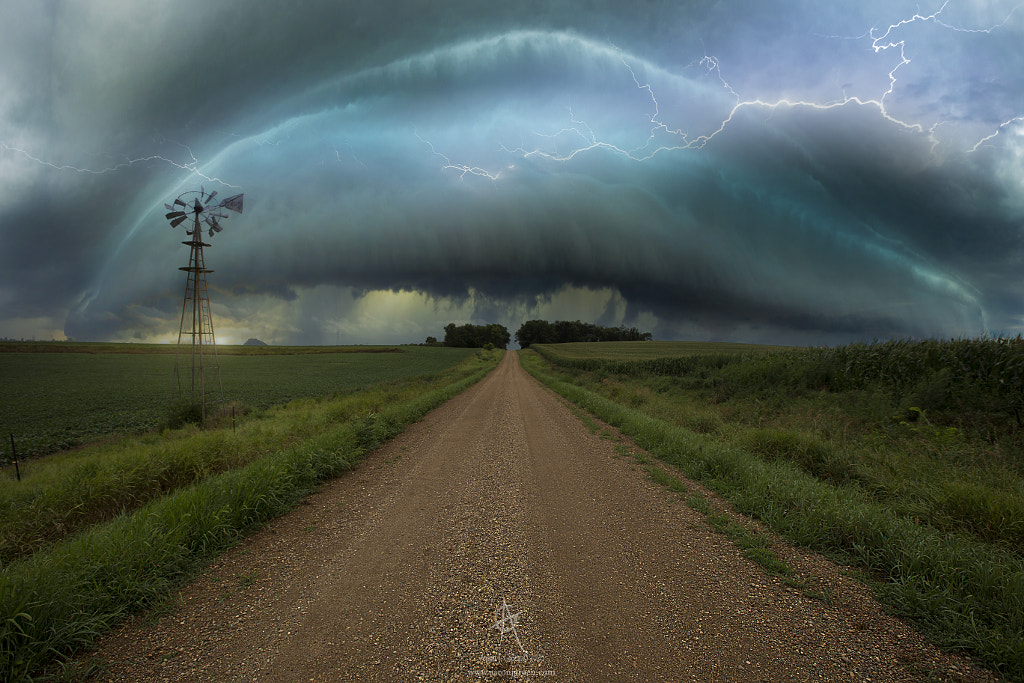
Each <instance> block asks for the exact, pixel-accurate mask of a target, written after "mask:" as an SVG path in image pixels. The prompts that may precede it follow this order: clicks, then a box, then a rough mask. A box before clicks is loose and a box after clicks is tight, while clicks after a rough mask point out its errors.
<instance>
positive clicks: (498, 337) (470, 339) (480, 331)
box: [444, 323, 512, 349]
mask: <svg viewBox="0 0 1024 683" xmlns="http://www.w3.org/2000/svg"><path fill="white" fill-rule="evenodd" d="M511 339H512V337H511V335H509V332H508V329H507V328H506V327H505V326H504V325H498V324H490V325H456V324H455V323H448V324H447V325H445V326H444V345H445V346H453V347H456V348H462V349H467V348H468V349H479V348H483V346H484V345H485V344H493V345H494V347H495V348H502V349H503V348H505V347H506V346H508V343H509V341H511Z"/></svg>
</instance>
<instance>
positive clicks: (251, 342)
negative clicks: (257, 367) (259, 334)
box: [242, 337, 267, 346]
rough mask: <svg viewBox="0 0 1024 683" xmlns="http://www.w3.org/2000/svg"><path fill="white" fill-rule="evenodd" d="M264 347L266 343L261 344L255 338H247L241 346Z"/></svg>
mask: <svg viewBox="0 0 1024 683" xmlns="http://www.w3.org/2000/svg"><path fill="white" fill-rule="evenodd" d="M266 345H267V343H266V342H261V341H260V340H259V339H256V338H255V337H249V338H248V339H247V340H246V341H245V343H244V344H242V346H266Z"/></svg>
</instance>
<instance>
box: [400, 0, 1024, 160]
mask: <svg viewBox="0 0 1024 683" xmlns="http://www.w3.org/2000/svg"><path fill="white" fill-rule="evenodd" d="M948 5H949V0H946V1H945V2H944V3H943V4H942V5H941V6H940V7H939V9H937V10H936V11H935V12H932V13H931V14H924V13H921V12H917V13H915V14H913V15H912V16H910V17H907V18H904V19H900V20H899V21H897V22H895V23H892V24H889V25H888V26H887V27H886V28H884V29H880V28H877V27H872V28H870V29H868V30H867V31H865V32H864V33H862V34H861V35H860V36H857V37H856V38H852V39H855V40H869V41H870V46H871V49H872V50H873V51H874V52H875V53H876V54H879V53H883V52H887V51H893V52H894V53H895V55H896V60H895V65H894V66H893V67H892V68H891V69H889V71H888V73H887V75H888V87H887V88H886V89H885V90H884V91H883V92H881V93H880V94H879V95H877V96H876V97H867V98H865V97H859V96H850V95H848V94H846V92H843V93H842V96H841V97H839V98H837V99H835V100H833V101H824V102H821V101H814V100H805V99H790V98H779V99H775V100H768V99H762V98H755V99H743V98H742V97H741V96H740V94H739V93H738V92H737V91H736V89H734V88H733V87H732V85H731V84H730V83H729V82H728V81H727V80H726V78H725V76H724V75H723V70H722V64H721V62H720V61H719V59H718V58H717V57H715V56H713V55H709V54H706V53H705V55H704V56H703V57H702V58H701V59H700V60H699V61H698V62H697V63H696V65H697V66H698V67H700V68H702V69H704V70H705V71H706V72H707V73H708V74H712V75H713V76H714V77H715V78H717V80H718V81H719V82H720V83H721V85H722V87H723V88H724V89H725V91H726V92H728V93H729V94H730V96H731V97H732V98H734V102H735V103H734V105H733V106H732V108H731V109H730V110H729V111H728V112H727V113H726V114H725V116H724V118H722V120H721V123H720V124H719V125H718V126H717V127H716V128H715V129H714V130H711V131H707V132H704V133H702V134H698V135H693V136H691V134H690V133H688V132H687V131H685V130H683V129H681V128H673V127H671V126H670V125H669V124H667V123H666V122H665V120H664V119H663V118H662V108H661V104H660V103H659V101H658V98H657V95H656V93H655V90H654V88H653V86H652V85H651V84H650V83H647V82H642V81H641V80H640V78H639V77H638V76H637V73H636V70H635V69H634V68H633V67H632V66H630V63H629V60H628V59H627V57H626V56H625V54H624V53H623V52H622V51H621V50H618V48H614V46H613V49H615V50H616V51H617V52H618V53H619V59H620V61H621V62H622V64H623V67H624V68H625V69H626V70H627V71H628V72H629V74H630V76H631V77H632V80H633V84H634V86H635V88H636V89H637V90H638V91H641V92H643V93H644V94H645V95H646V98H648V99H649V101H650V113H649V114H648V115H647V117H648V120H649V123H650V128H649V130H648V132H647V136H646V139H645V141H644V142H643V143H642V144H640V145H638V146H636V147H632V148H624V147H620V146H618V145H616V144H613V143H612V142H609V141H607V140H603V139H601V138H600V137H599V136H598V135H597V134H596V133H595V131H594V130H593V128H592V127H591V126H590V125H589V124H587V122H586V121H585V120H583V119H582V118H580V117H578V116H577V113H576V112H575V111H574V110H573V108H572V106H571V105H570V106H569V107H568V119H569V125H568V126H566V127H564V128H562V129H561V130H558V131H556V132H553V133H543V132H538V131H534V132H533V133H532V135H533V136H534V137H535V138H541V139H545V140H550V141H554V142H555V143H556V144H554V145H547V146H546V147H545V146H534V147H532V148H527V147H526V145H525V144H520V145H519V146H518V147H509V146H505V145H501V147H500V149H501V150H502V151H503V152H506V153H509V154H514V155H518V156H521V157H522V158H524V159H544V160H546V161H550V162H568V161H571V160H573V159H575V158H576V157H578V156H580V155H582V154H586V153H588V152H592V151H595V150H605V151H609V152H612V153H615V154H619V155H621V156H623V157H625V158H628V159H630V160H633V161H637V162H643V161H648V160H650V159H652V158H653V157H655V156H657V155H659V154H662V153H666V152H674V151H681V150H699V149H703V148H705V147H706V146H707V145H708V144H710V143H711V142H712V140H714V139H715V138H716V137H717V136H718V135H720V134H722V133H724V132H725V131H726V130H727V129H728V128H729V126H730V125H731V124H733V122H734V121H735V120H736V117H737V115H738V114H740V112H742V111H743V110H745V109H766V110H773V109H779V108H809V109H815V110H819V111H825V110H830V109H837V108H840V107H844V106H847V105H857V106H862V107H873V108H875V109H877V111H878V113H879V115H880V116H881V117H882V118H883V119H884V120H886V121H888V122H890V123H892V124H893V125H895V126H898V127H900V128H902V129H904V130H907V131H912V132H916V133H921V134H925V135H927V139H928V140H929V141H930V143H931V145H932V153H933V155H935V154H937V149H938V147H939V145H940V144H941V142H940V140H939V139H938V138H937V137H936V131H937V130H938V129H939V127H940V126H942V125H944V124H945V123H947V122H945V121H937V122H934V123H931V124H930V125H929V124H925V123H921V122H915V121H909V120H904V119H902V118H900V117H898V116H896V115H894V114H893V113H892V112H891V111H890V109H889V107H888V101H890V100H891V98H892V97H893V96H894V95H895V93H896V91H897V87H898V84H899V72H900V71H901V70H902V69H905V68H906V67H907V65H909V64H910V63H911V59H910V57H909V56H908V55H907V41H906V39H898V38H899V37H898V36H897V35H896V33H897V32H898V31H899V30H900V29H903V28H905V27H907V26H910V25H912V24H916V23H928V22H930V23H934V24H935V25H937V26H940V27H942V28H944V29H946V30H949V31H954V32H958V33H992V32H993V31H996V30H998V29H999V28H1001V27H1003V26H1004V25H1005V24H1006V23H1007V22H1008V21H1009V20H1010V19H1011V18H1012V17H1013V15H1014V14H1015V13H1016V12H1017V11H1018V10H1019V9H1020V7H1022V6H1024V4H1020V5H1017V6H1015V7H1014V8H1013V9H1011V10H1010V12H1009V13H1008V14H1007V15H1006V17H1005V18H1003V20H1002V21H1000V22H998V23H997V24H995V25H994V26H991V27H989V28H977V29H975V28H963V27H960V26H956V25H954V24H952V23H949V22H947V21H945V20H943V19H942V15H943V13H944V12H945V11H946V8H947V7H948ZM830 37H832V38H837V39H838V38H840V37H839V36H830ZM844 39H850V38H844ZM691 66H692V65H691ZM1020 121H1024V116H1016V117H1013V118H1011V119H1009V120H1007V121H1004V122H1003V123H1001V124H1000V125H999V126H998V127H997V128H996V130H995V131H994V132H992V133H991V134H990V135H987V136H985V137H983V138H981V139H980V140H978V141H977V142H976V143H975V144H974V145H973V147H970V148H969V149H968V150H967V151H968V152H973V151H976V150H977V149H978V148H980V147H981V146H982V145H984V144H985V143H987V142H989V141H990V140H992V139H993V138H994V137H996V136H998V135H999V134H1000V133H1001V132H1002V131H1003V130H1004V129H1006V128H1007V127H1008V126H1010V125H1011V124H1014V123H1016V122H1020ZM417 137H419V135H417ZM666 138H667V139H668V142H663V143H662V144H656V141H657V140H659V139H661V140H665V139H666ZM567 139H575V140H577V143H576V144H573V145H571V146H570V148H569V149H564V150H563V151H559V150H558V149H557V147H558V145H557V142H561V141H565V140H567ZM420 140H421V141H422V142H424V143H426V144H427V145H428V146H429V148H430V151H431V152H433V153H434V154H435V155H437V156H438V157H440V158H441V159H442V160H443V162H444V163H443V166H442V168H443V169H445V170H455V171H457V172H459V173H460V178H465V177H466V176H467V175H469V174H472V175H476V176H482V177H487V178H490V179H491V180H495V179H497V178H498V177H499V176H500V171H499V172H492V171H488V170H486V169H483V168H480V167H478V166H469V165H465V164H456V163H453V162H452V161H451V160H450V159H449V158H448V157H447V156H446V155H444V154H443V153H441V152H439V151H437V150H436V149H434V146H433V145H432V144H430V143H427V141H425V140H423V138H420Z"/></svg>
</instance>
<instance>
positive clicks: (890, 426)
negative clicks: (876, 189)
mask: <svg viewBox="0 0 1024 683" xmlns="http://www.w3.org/2000/svg"><path fill="white" fill-rule="evenodd" d="M638 345H639V346H644V345H645V343H643V342H640V343H639V344H638ZM586 346H588V345H564V346H561V345H539V346H536V347H531V348H530V349H529V350H527V351H523V352H522V362H523V365H524V367H526V368H527V370H528V371H530V372H531V373H532V374H534V375H535V376H536V377H538V379H540V380H541V381H543V382H545V383H547V384H548V385H549V386H550V387H551V388H553V389H554V390H555V391H557V392H559V393H561V394H562V395H563V396H565V397H567V398H568V399H569V400H571V401H573V402H574V403H576V404H577V405H579V406H580V407H582V408H583V409H585V410H587V411H588V412H590V413H592V414H594V415H595V416H596V417H598V418H600V419H602V420H605V421H606V422H608V423H610V424H612V425H613V426H615V427H617V428H619V429H620V430H621V431H622V432H623V433H624V434H626V435H627V436H629V437H630V438H632V439H633V440H634V442H636V444H637V445H638V446H640V447H642V448H644V449H645V450H647V451H648V452H650V453H652V454H653V455H655V456H657V457H659V458H661V459H662V460H663V461H665V462H666V463H668V464H670V465H672V466H674V467H677V468H678V469H679V470H680V471H681V472H683V473H685V474H686V475H687V476H688V477H690V478H693V479H695V480H699V481H701V482H703V483H704V484H705V485H707V486H709V487H710V488H712V489H714V490H716V491H718V492H719V493H721V494H722V495H723V496H725V497H726V498H727V499H729V500H730V501H731V502H732V503H733V505H734V506H735V507H736V509H737V510H738V511H740V512H742V513H744V514H747V515H750V516H752V517H754V518H757V519H759V520H761V521H762V522H764V523H765V524H767V525H768V526H769V527H770V528H772V529H773V530H774V531H775V532H777V533H778V534H779V535H780V536H782V537H784V538H786V539H788V540H789V541H791V542H794V543H796V544H798V545H803V546H807V547H810V548H813V549H815V550H817V551H819V552H823V553H825V554H827V555H830V556H832V557H834V558H837V559H838V560H839V561H840V562H843V563H847V564H849V565H850V566H851V567H853V568H855V570H856V571H857V572H859V574H858V575H859V576H860V577H861V578H862V579H863V580H864V581H865V582H867V583H868V584H869V585H870V586H872V588H874V590H875V592H876V594H877V595H878V596H879V598H880V599H881V600H882V601H883V602H885V603H886V604H887V605H888V606H889V607H890V609H892V611H893V612H895V613H896V614H898V615H900V616H903V617H906V618H908V619H910V620H911V621H913V622H914V623H915V624H917V626H918V627H919V628H920V629H921V630H922V631H923V632H925V633H927V634H928V635H930V636H931V637H932V638H933V639H934V640H935V641H936V642H937V643H938V644H940V645H942V646H944V647H948V648H952V649H958V650H963V651H967V652H970V653H971V654H973V655H974V656H976V657H978V658H979V659H980V660H981V661H983V662H984V663H985V664H986V665H988V666H990V667H992V668H993V669H995V670H997V671H999V672H1000V673H1002V674H1004V675H1007V676H1008V677H1010V678H1011V679H1014V680H1024V425H1022V413H1024V391H1022V379H1024V339H1021V338H1019V337H1018V338H1016V339H983V340H953V341H948V342H939V341H922V342H911V341H894V342H885V343H878V344H857V345H851V346H846V347H838V348H830V349H825V348H821V349H790V350H778V349H768V350H765V349H761V350H760V351H759V350H758V349H749V350H743V349H730V348H728V347H726V348H722V349H719V350H716V349H715V348H714V346H703V345H685V344H679V345H674V344H672V343H662V344H660V345H658V346H657V347H652V348H656V349H660V350H662V351H663V352H665V355H664V356H662V357H658V356H657V353H656V352H653V353H651V354H650V355H646V356H637V355H636V353H635V351H634V349H633V348H632V345H629V346H625V347H623V348H622V353H618V354H617V353H615V351H616V349H614V348H613V347H614V346H615V345H613V344H610V343H609V344H602V343H596V344H591V345H589V346H591V347H600V348H590V349H588V348H585V347H586ZM652 477H657V475H656V474H655V473H653V472H652ZM662 483H664V482H662ZM691 504H692V505H694V506H695V507H699V505H700V502H699V501H693V502H691Z"/></svg>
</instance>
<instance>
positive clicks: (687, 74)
mask: <svg viewBox="0 0 1024 683" xmlns="http://www.w3.org/2000/svg"><path fill="white" fill-rule="evenodd" d="M1022 44H1024V5H1022V3H1018V2H1015V1H1013V0H1010V1H1003V0H991V1H990V0H948V2H945V3H943V2H936V1H933V0H920V1H919V2H904V1H903V0H854V1H850V0H829V1H826V0H742V1H734V0H718V1H711V0H693V1H687V0H672V1H667V0H644V1H639V0H638V1H637V2H628V3H627V2H621V0H593V1H589V2H582V1H574V0H548V1H541V0H502V1H501V2H496V1H491V0H444V2H425V1H422V0H421V1H418V2H417V1H414V0H375V1H374V2H372V3H367V2H350V1H348V0H291V1H290V2H271V1H269V0H268V2H261V3H258V4H254V3H251V2H246V1H244V0H217V1H216V2H209V0H202V1H200V0H147V1H146V2H138V1H137V0H76V1H74V2H68V1H60V0H34V1H33V2H21V1H19V0H0V337H7V338H15V339H18V338H25V339H29V338H35V339H75V340H81V341H144V342H174V341H175V340H176V339H177V335H178V332H179V322H180V316H181V308H182V303H183V295H184V289H185V273H183V272H182V271H180V270H179V268H180V267H183V266H186V265H187V264H188V258H189V249H188V247H186V246H183V245H182V242H183V241H184V240H187V239H188V238H187V237H186V235H185V234H184V229H183V227H178V228H171V226H170V225H169V223H168V222H167V220H165V218H164V214H165V213H166V209H165V208H164V204H165V203H168V202H172V201H173V200H174V198H175V197H178V196H179V195H181V194H182V193H185V192H189V191H194V190H199V189H200V188H203V189H205V190H206V191H212V190H216V191H217V192H218V193H219V197H226V196H229V195H233V194H238V193H244V197H245V203H244V212H243V213H242V214H240V215H238V214H231V216H230V218H229V219H227V220H226V221H224V231H223V232H221V233H218V234H216V235H214V236H213V237H211V238H209V239H207V242H208V243H209V244H210V245H211V246H210V247H208V248H207V249H206V250H205V260H206V266H207V267H208V268H210V269H211V270H213V271H214V272H212V273H211V274H210V275H209V276H208V286H209V296H210V301H211V307H212V311H213V319H214V326H215V330H216V334H217V341H218V342H219V343H241V342H244V341H245V340H246V339H248V338H250V337H255V338H258V339H261V340H263V341H264V342H267V343H271V344H394V343H406V342H420V341H423V340H424V339H425V338H426V337H427V336H435V337H439V338H440V337H443V327H444V325H446V324H447V323H449V322H455V323H457V324H464V323H473V324H485V323H499V324H503V325H505V326H506V327H508V328H509V330H510V332H512V333H513V334H514V332H515V330H516V329H518V327H519V325H521V324H522V323H523V322H525V321H527V320H531V319H545V320H550V321H554V320H565V319H568V320H576V319H579V320H583V321H585V322H593V323H597V324H600V325H605V326H617V325H625V326H627V327H633V326H636V327H638V328H640V329H641V330H643V331H650V332H652V333H653V335H654V338H655V339H659V340H673V339H684V340H710V341H739V342H751V343H766V344H794V345H821V344H827V345H833V344H842V343H848V342H854V341H870V340H873V339H891V338H933V337H934V338H949V337H959V336H971V337H973V336H980V335H1016V334H1019V333H1021V331H1022V326H1024V272H1022V268H1021V266H1022V261H1024V240H1022V235H1024V50H1022V49H1021V48H1020V46H1021V45H1022Z"/></svg>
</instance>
